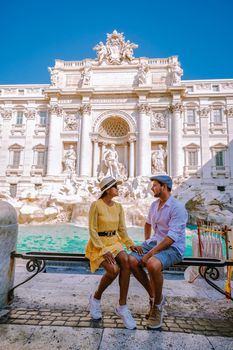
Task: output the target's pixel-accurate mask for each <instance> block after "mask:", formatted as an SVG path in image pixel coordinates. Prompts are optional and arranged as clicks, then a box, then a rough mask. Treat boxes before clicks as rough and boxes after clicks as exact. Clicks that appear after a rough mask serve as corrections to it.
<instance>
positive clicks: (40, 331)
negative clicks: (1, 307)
mask: <svg viewBox="0 0 233 350" xmlns="http://www.w3.org/2000/svg"><path fill="white" fill-rule="evenodd" d="M102 332H103V331H102V330H101V329H94V328H93V329H92V328H88V329H86V328H85V329H84V328H71V327H70V328H68V327H66V328H63V327H44V326H37V327H35V326H27V325H21V326H17V325H0V350H58V349H59V350H87V349H90V350H97V349H99V346H100V343H101V340H102Z"/></svg>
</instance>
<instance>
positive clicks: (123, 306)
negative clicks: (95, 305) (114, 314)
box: [117, 304, 128, 311]
mask: <svg viewBox="0 0 233 350" xmlns="http://www.w3.org/2000/svg"><path fill="white" fill-rule="evenodd" d="M117 308H118V310H119V311H124V310H126V309H128V306H127V304H125V305H118V307H117Z"/></svg>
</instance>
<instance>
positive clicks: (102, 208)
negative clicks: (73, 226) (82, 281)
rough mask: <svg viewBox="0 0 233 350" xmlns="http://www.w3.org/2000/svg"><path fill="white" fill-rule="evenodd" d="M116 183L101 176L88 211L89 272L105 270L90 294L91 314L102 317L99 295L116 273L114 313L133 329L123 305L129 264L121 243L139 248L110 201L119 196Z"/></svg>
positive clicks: (127, 284) (126, 309)
mask: <svg viewBox="0 0 233 350" xmlns="http://www.w3.org/2000/svg"><path fill="white" fill-rule="evenodd" d="M119 183H120V182H119V181H117V180H116V179H114V178H113V177H112V176H108V177H106V178H104V179H102V181H101V182H100V189H101V196H100V198H99V199H98V200H97V201H95V202H93V203H92V205H91V207H90V211H89V234H90V239H89V241H88V244H87V247H86V257H87V258H88V259H89V260H90V267H91V272H95V271H96V270H97V269H98V268H99V267H100V266H101V267H103V268H104V269H105V274H104V275H103V277H102V278H101V281H100V283H99V286H98V288H97V290H96V291H95V293H94V294H93V295H91V296H90V301H89V302H90V314H91V317H92V318H93V319H96V320H97V319H100V318H101V317H102V312H101V305H100V301H101V297H102V294H103V292H104V291H105V289H106V288H107V287H108V286H109V285H110V284H111V283H112V282H113V281H114V280H115V278H116V277H117V276H118V275H119V286H120V298H119V305H118V306H117V308H116V310H115V312H116V314H117V315H118V316H119V317H121V319H122V320H123V323H124V325H125V327H126V328H128V329H134V328H136V322H135V321H134V319H133V317H132V315H131V313H130V311H129V309H128V307H127V304H126V302H127V294H128V288H129V278H130V266H129V261H128V254H127V253H126V252H125V251H124V247H123V245H122V243H123V244H124V245H125V246H126V247H127V248H128V249H130V250H132V251H137V252H138V253H142V251H141V247H139V246H135V245H134V243H133V241H132V240H131V239H130V238H129V236H128V234H127V231H126V226H125V218H124V212H123V208H122V206H121V204H120V203H117V202H115V201H113V200H112V199H113V198H114V197H116V196H118V188H117V185H118V184H119Z"/></svg>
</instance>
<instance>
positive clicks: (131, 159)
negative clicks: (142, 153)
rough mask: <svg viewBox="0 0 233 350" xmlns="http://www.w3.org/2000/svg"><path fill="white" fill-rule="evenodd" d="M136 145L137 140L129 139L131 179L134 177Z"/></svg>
mask: <svg viewBox="0 0 233 350" xmlns="http://www.w3.org/2000/svg"><path fill="white" fill-rule="evenodd" d="M134 143H135V138H130V139H129V177H134V164H135V163H134V162H135V160H134V158H135V155H134Z"/></svg>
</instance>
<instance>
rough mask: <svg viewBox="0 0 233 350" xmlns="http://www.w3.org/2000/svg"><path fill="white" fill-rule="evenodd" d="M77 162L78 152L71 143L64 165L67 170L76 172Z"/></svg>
mask: <svg viewBox="0 0 233 350" xmlns="http://www.w3.org/2000/svg"><path fill="white" fill-rule="evenodd" d="M75 162H76V153H75V150H74V146H73V145H70V148H69V149H68V151H66V154H65V159H64V165H65V172H67V173H74V172H75Z"/></svg>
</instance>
